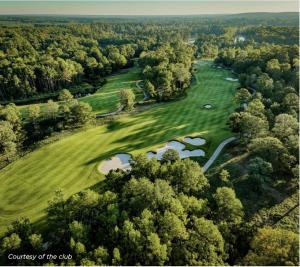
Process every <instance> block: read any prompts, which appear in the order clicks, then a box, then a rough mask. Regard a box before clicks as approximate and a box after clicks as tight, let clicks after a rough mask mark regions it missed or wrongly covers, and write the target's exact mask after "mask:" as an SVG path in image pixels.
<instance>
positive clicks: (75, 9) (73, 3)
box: [0, 0, 298, 15]
mask: <svg viewBox="0 0 300 267" xmlns="http://www.w3.org/2000/svg"><path fill="white" fill-rule="evenodd" d="M286 11H294V12H297V11H298V1H296V0H187V1H183V0H182V1H179V0H151V1H149V0H130V1H128V0H110V1H108V0H31V1H28V0H17V1H16V0H10V1H7V0H6V1H5V0H0V14H37V15H38V14H56V15H195V14H224V13H246V12H286Z"/></svg>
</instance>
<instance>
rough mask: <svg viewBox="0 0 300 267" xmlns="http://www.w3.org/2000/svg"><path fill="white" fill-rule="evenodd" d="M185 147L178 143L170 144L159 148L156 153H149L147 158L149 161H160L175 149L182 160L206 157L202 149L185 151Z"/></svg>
mask: <svg viewBox="0 0 300 267" xmlns="http://www.w3.org/2000/svg"><path fill="white" fill-rule="evenodd" d="M184 148H185V145H184V144H182V143H180V142H178V141H171V142H168V143H167V144H166V145H165V146H164V147H162V148H159V149H158V150H157V152H156V153H153V152H148V153H147V157H148V158H149V159H151V158H156V159H158V160H161V159H162V155H163V154H164V153H165V152H166V151H167V150H169V149H174V150H176V151H177V152H178V154H179V157H180V158H181V159H185V158H189V157H201V156H204V155H205V152H204V151H203V150H202V149H195V150H184Z"/></svg>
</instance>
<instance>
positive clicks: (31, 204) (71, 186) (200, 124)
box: [0, 61, 238, 233]
mask: <svg viewBox="0 0 300 267" xmlns="http://www.w3.org/2000/svg"><path fill="white" fill-rule="evenodd" d="M196 68H197V72H196V73H195V79H194V81H193V83H192V86H191V87H190V88H189V89H188V91H187V96H186V97H185V98H182V99H181V100H178V101H174V102H168V103H159V104H155V105H153V106H151V107H149V108H147V109H145V110H144V111H140V112H135V113H133V114H126V115H122V116H120V118H119V119H117V120H116V121H115V122H114V123H112V124H110V125H103V126H97V127H94V128H92V129H89V130H82V131H81V132H78V133H74V134H73V135H70V136H68V137H64V138H62V139H61V140H59V141H56V142H54V143H52V144H49V145H45V146H44V147H42V148H39V149H37V150H35V151H34V152H32V153H29V154H27V155H26V156H24V157H23V158H21V159H19V160H17V161H15V162H13V163H12V164H10V165H8V166H7V167H6V168H4V169H2V170H1V173H0V183H1V188H0V233H1V232H3V231H4V230H5V229H6V227H7V226H8V225H9V224H10V223H11V222H12V221H13V220H16V219H17V218H20V217H28V218H29V219H30V220H31V221H32V222H34V221H38V220H39V219H41V218H43V215H44V214H45V208H46V207H47V205H48V201H49V200H51V199H52V198H53V196H54V192H55V191H56V190H57V189H62V190H63V192H64V195H65V197H69V196H70V195H72V194H74V193H76V192H78V191H80V190H83V189H85V188H88V187H90V186H92V185H94V184H96V183H97V182H99V181H101V180H102V179H104V176H103V175H102V174H100V173H98V172H97V166H98V165H99V163H100V162H101V161H102V160H105V159H108V158H110V157H111V156H113V155H115V154H117V153H130V154H133V155H136V154H138V153H146V152H147V151H151V150H152V151H153V150H155V149H157V148H159V147H161V146H162V145H164V143H166V142H167V141H169V140H174V139H178V138H183V137H185V136H199V137H202V138H204V139H205V140H206V141H207V142H206V144H205V146H204V147H205V150H206V151H205V152H206V155H207V156H208V157H209V156H210V155H211V154H212V153H213V151H214V150H215V149H216V147H217V146H218V144H219V143H220V142H221V141H222V140H224V139H225V138H228V137H230V136H232V133H230V131H229V129H228V127H227V125H226V121H227V119H228V116H229V114H230V113H231V112H232V111H233V110H234V108H235V104H234V101H233V95H234V93H235V90H236V88H237V86H238V82H232V81H227V80H225V78H226V77H231V76H232V74H231V72H230V71H228V70H224V69H217V68H215V67H213V65H212V63H211V62H209V61H200V62H198V63H197V64H196ZM120 75H123V74H120ZM127 76H128V74H127ZM129 76H130V75H129ZM117 80H118V79H117ZM113 82H114V81H113V80H109V81H108V84H107V85H106V86H107V87H108V88H111V89H112V90H114V91H115V90H116V85H114V84H112V85H110V84H109V83H113ZM119 89H122V83H120V84H119ZM108 93H109V92H108ZM98 100H99V106H101V98H100V97H99V98H98ZM206 104H211V105H212V107H213V108H212V109H205V108H203V106H204V105H206ZM94 106H97V105H96V103H95V104H94ZM105 109H106V110H109V108H105ZM100 110H101V108H99V109H98V111H100ZM106 110H105V111H106Z"/></svg>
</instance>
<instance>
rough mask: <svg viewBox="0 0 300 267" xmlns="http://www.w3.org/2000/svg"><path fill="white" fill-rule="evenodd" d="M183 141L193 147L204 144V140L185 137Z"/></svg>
mask: <svg viewBox="0 0 300 267" xmlns="http://www.w3.org/2000/svg"><path fill="white" fill-rule="evenodd" d="M183 140H184V142H186V143H188V144H190V145H193V146H202V145H204V144H205V142H206V141H205V139H203V138H200V137H185V138H184V139H183Z"/></svg>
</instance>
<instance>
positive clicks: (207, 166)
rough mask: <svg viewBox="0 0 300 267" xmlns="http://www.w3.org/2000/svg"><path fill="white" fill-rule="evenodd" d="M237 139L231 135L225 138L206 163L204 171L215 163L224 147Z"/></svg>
mask: <svg viewBox="0 0 300 267" xmlns="http://www.w3.org/2000/svg"><path fill="white" fill-rule="evenodd" d="M234 140H236V137H230V138H227V139H225V140H224V141H223V142H222V143H221V144H219V146H218V147H217V148H216V150H215V151H214V153H213V154H212V156H211V157H210V159H209V160H208V161H207V162H206V163H205V165H204V166H203V167H202V169H203V172H206V171H207V170H208V168H209V167H210V166H211V165H212V164H213V163H214V161H215V160H216V159H217V157H218V156H219V154H220V153H221V151H222V150H223V148H224V147H225V146H226V145H227V144H229V143H231V142H232V141H234Z"/></svg>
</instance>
